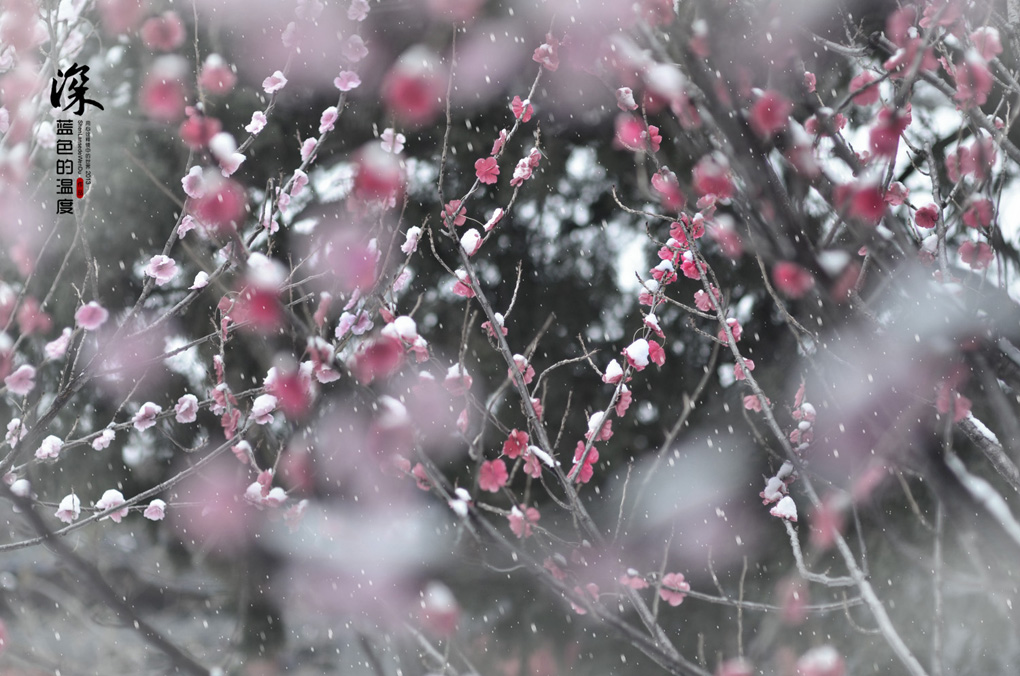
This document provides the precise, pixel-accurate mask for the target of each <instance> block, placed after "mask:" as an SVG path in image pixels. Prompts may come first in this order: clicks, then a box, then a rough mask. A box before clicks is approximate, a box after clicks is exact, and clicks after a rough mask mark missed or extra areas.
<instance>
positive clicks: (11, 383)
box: [4, 364, 35, 397]
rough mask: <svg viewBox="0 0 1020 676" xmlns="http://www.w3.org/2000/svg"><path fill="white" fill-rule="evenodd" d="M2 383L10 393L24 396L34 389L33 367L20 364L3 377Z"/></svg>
mask: <svg viewBox="0 0 1020 676" xmlns="http://www.w3.org/2000/svg"><path fill="white" fill-rule="evenodd" d="M4 384H5V385H6V386H7V390H8V391H9V392H10V393H11V394H16V395H18V396H19V397H23V396H25V395H26V394H28V393H29V392H31V391H32V390H33V389H35V367H32V366H29V365H28V364H22V365H21V366H19V367H18V370H17V371H15V372H14V373H12V374H11V375H9V376H7V377H6V378H4Z"/></svg>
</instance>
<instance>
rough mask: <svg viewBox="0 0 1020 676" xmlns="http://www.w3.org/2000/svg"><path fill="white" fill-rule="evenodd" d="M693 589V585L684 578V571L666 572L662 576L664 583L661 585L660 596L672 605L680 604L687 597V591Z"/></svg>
mask: <svg viewBox="0 0 1020 676" xmlns="http://www.w3.org/2000/svg"><path fill="white" fill-rule="evenodd" d="M690 590H691V585H690V584H689V583H688V582H687V580H685V579H684V575H683V573H666V574H665V575H663V576H662V584H661V585H660V586H659V596H660V597H662V600H663V601H665V602H666V603H668V604H669V605H671V606H674V607H675V606H678V605H680V604H681V603H683V602H684V599H685V598H687V594H686V593H685V592H689V591H690Z"/></svg>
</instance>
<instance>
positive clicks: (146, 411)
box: [132, 401, 163, 432]
mask: <svg viewBox="0 0 1020 676" xmlns="http://www.w3.org/2000/svg"><path fill="white" fill-rule="evenodd" d="M162 412H163V409H162V408H161V407H160V406H157V405H156V404H154V403H152V402H151V401H147V402H145V403H144V404H142V407H141V408H140V409H138V413H136V414H135V417H134V418H133V419H132V422H133V423H134V426H135V429H136V430H138V431H139V432H142V431H144V430H147V429H149V428H150V427H153V426H155V424H156V423H157V422H158V421H157V420H156V416H158V415H159V414H160V413H162Z"/></svg>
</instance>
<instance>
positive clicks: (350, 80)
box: [333, 70, 361, 92]
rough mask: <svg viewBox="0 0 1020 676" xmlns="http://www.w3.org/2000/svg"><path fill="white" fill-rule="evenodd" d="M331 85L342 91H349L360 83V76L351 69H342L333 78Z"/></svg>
mask: <svg viewBox="0 0 1020 676" xmlns="http://www.w3.org/2000/svg"><path fill="white" fill-rule="evenodd" d="M333 85H334V86H335V87H336V88H337V89H339V90H340V91H342V92H349V91H351V90H352V89H357V88H358V87H359V86H360V85H361V78H360V77H358V74H357V73H355V72H354V71H353V70H342V71H340V74H339V75H338V76H336V77H335V78H334V79H333Z"/></svg>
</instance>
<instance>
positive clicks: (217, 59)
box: [198, 54, 237, 95]
mask: <svg viewBox="0 0 1020 676" xmlns="http://www.w3.org/2000/svg"><path fill="white" fill-rule="evenodd" d="M235 84H237V76H236V75H234V71H233V69H231V67H230V66H229V65H227V62H226V61H224V60H223V57H222V56H220V55H219V54H210V55H209V56H207V57H206V58H205V61H204V62H203V63H202V71H201V72H200V73H199V75H198V86H199V87H201V88H202V89H204V90H205V91H206V92H208V93H210V94H214V95H217V94H226V93H227V92H229V91H230V90H231V89H233V88H234V85H235Z"/></svg>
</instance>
